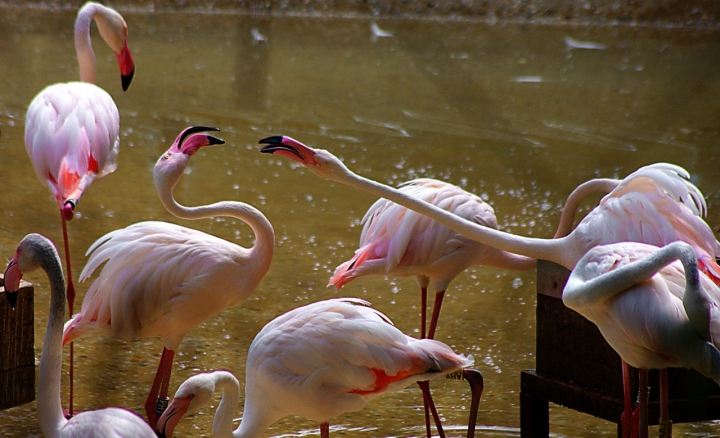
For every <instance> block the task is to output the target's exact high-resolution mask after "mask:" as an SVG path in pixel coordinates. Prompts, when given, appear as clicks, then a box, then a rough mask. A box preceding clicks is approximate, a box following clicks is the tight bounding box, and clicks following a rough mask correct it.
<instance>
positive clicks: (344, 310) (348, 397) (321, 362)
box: [157, 298, 482, 438]
mask: <svg viewBox="0 0 720 438" xmlns="http://www.w3.org/2000/svg"><path fill="white" fill-rule="evenodd" d="M472 364H473V360H472V357H471V356H469V357H465V356H463V355H461V354H456V353H455V352H453V350H452V349H451V348H450V347H448V346H447V345H445V344H443V343H441V342H439V341H434V340H431V339H415V338H412V337H410V336H406V335H404V334H403V333H402V332H401V331H400V330H398V329H397V328H395V327H394V326H393V325H392V323H391V322H390V320H389V319H388V318H387V316H385V315H383V314H382V313H380V312H378V311H377V310H374V309H372V308H370V307H369V303H367V302H365V301H362V300H359V299H352V298H342V299H331V300H326V301H319V302H316V303H312V304H308V305H306V306H303V307H299V308H296V309H294V310H291V311H290V312H287V313H285V314H284V315H281V316H279V317H277V318H275V319H274V320H272V321H271V322H270V323H268V324H267V325H266V326H265V327H264V328H263V329H262V330H261V331H260V333H258V335H257V336H256V337H255V339H254V340H253V342H252V344H251V345H250V350H249V351H248V356H247V365H246V367H245V368H246V377H245V411H244V413H243V419H242V422H241V423H240V425H239V426H238V428H237V429H236V430H235V431H233V430H232V419H233V413H234V411H235V409H236V407H237V404H238V401H239V396H240V394H239V385H238V381H237V379H235V377H234V376H233V375H232V374H231V373H229V372H227V371H216V372H213V373H205V374H198V375H195V376H192V377H190V378H189V379H188V380H187V381H185V382H184V383H183V384H182V385H181V386H180V388H179V389H178V390H177V392H176V393H175V397H174V399H173V401H172V402H171V403H170V406H168V409H167V410H166V411H165V412H164V413H163V415H162V416H161V417H160V420H159V421H158V425H157V430H158V432H159V436H164V437H170V436H171V435H172V432H173V430H174V429H175V426H176V425H177V424H178V422H179V421H180V419H181V418H182V416H183V415H185V414H186V413H192V412H195V411H197V410H198V409H200V408H201V407H202V406H204V405H205V404H207V403H209V402H210V401H211V399H212V396H213V393H214V392H215V389H216V388H218V389H222V390H223V398H222V401H221V402H220V404H219V405H218V409H217V412H216V414H215V420H214V422H213V430H212V432H213V436H215V437H238V438H239V437H245V438H250V437H261V436H262V435H263V432H264V431H265V430H267V428H268V427H270V425H272V424H273V423H274V422H276V421H278V420H279V419H281V418H283V417H285V416H287V415H298V416H301V417H304V418H308V419H311V420H314V421H317V422H318V423H320V431H321V436H322V437H329V434H330V433H329V422H330V420H331V419H333V418H335V417H337V416H339V415H341V414H343V413H345V412H355V411H359V410H361V409H363V408H364V407H365V406H366V405H367V404H368V403H369V402H370V401H371V400H372V399H374V398H375V397H378V396H380V395H382V394H384V393H387V392H393V391H399V390H401V389H403V388H406V387H407V386H409V385H411V384H412V383H415V382H418V381H420V380H427V379H432V378H436V377H440V376H444V375H448V374H450V373H454V372H458V371H463V370H464V372H465V373H468V372H472V373H471V375H473V376H474V377H475V378H476V379H477V380H476V379H475V378H472V377H471V378H468V380H470V383H471V388H472V390H473V407H472V408H471V423H472V425H471V427H469V429H468V436H472V433H474V421H473V420H472V417H473V412H474V413H475V414H477V402H478V401H479V398H480V394H481V393H482V376H480V374H479V373H478V372H477V371H474V370H465V368H467V367H469V366H471V365H472ZM473 410H474V411H473Z"/></svg>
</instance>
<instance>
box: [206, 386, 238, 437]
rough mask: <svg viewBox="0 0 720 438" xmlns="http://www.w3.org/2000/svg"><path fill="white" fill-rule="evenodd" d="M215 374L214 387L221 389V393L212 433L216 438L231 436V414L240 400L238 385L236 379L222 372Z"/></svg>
mask: <svg viewBox="0 0 720 438" xmlns="http://www.w3.org/2000/svg"><path fill="white" fill-rule="evenodd" d="M216 376H217V377H215V379H216V380H215V388H216V389H218V388H219V389H222V392H223V394H222V398H221V399H220V404H219V405H218V407H217V410H216V411H215V419H214V420H213V426H212V433H213V436H214V437H216V438H231V437H232V436H233V430H232V422H233V415H234V414H235V409H237V406H238V402H239V401H240V387H239V385H238V381H237V380H235V379H234V378H232V377H230V376H228V375H225V374H224V373H219V374H216Z"/></svg>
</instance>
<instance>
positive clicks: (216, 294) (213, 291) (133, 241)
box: [63, 222, 254, 350]
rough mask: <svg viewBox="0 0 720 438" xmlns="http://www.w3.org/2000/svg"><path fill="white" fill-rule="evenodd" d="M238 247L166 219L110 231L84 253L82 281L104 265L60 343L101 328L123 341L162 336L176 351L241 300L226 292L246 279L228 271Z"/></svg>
mask: <svg viewBox="0 0 720 438" xmlns="http://www.w3.org/2000/svg"><path fill="white" fill-rule="evenodd" d="M242 250H243V248H241V247H239V246H237V245H234V244H231V243H229V242H227V241H225V240H222V239H219V238H217V237H214V236H212V235H209V234H206V233H202V232H200V231H196V230H193V229H190V228H185V227H181V226H179V225H175V224H169V223H165V222H141V223H137V224H133V225H131V226H129V227H126V228H123V229H120V230H116V231H113V232H111V233H108V234H107V235H105V236H103V237H101V238H100V239H98V240H97V241H96V242H95V243H94V244H93V245H92V246H91V247H90V249H89V250H88V254H90V253H91V255H90V258H89V260H88V262H87V265H86V266H85V268H84V269H83V271H82V273H81V274H80V280H81V281H84V280H86V279H87V278H89V277H90V276H91V275H92V273H93V272H94V271H95V270H96V269H97V268H98V267H99V266H100V265H102V264H103V263H105V262H107V263H106V264H105V266H104V267H103V268H102V270H101V272H100V275H99V276H98V278H97V279H96V280H95V281H94V282H93V284H92V285H91V286H90V289H89V290H88V292H87V295H86V297H85V299H84V300H83V305H82V309H81V311H80V313H79V314H77V315H75V316H74V318H73V319H72V320H71V321H69V322H68V323H67V324H66V326H65V332H64V336H63V342H64V343H67V342H70V341H72V340H73V339H76V338H78V337H81V336H84V335H86V334H90V333H91V332H97V331H100V332H104V333H106V334H111V335H113V336H116V337H119V338H122V339H126V340H131V339H138V338H144V337H148V336H159V337H161V338H163V340H164V342H165V344H166V347H167V348H168V349H171V350H175V349H176V348H177V346H178V344H179V343H180V341H181V340H182V338H183V337H184V336H185V333H187V331H189V330H190V329H191V328H192V327H194V326H195V325H197V324H199V323H201V322H202V321H204V320H206V319H207V318H209V317H211V316H213V315H215V314H217V313H219V312H221V311H222V310H223V309H225V308H226V307H228V306H229V305H230V304H231V303H232V304H234V303H236V302H238V301H240V300H241V299H239V298H242V299H244V298H246V296H244V297H237V296H235V295H234V294H232V293H228V289H233V290H234V289H238V284H237V283H238V282H242V281H243V276H242V275H238V274H237V272H236V271H233V270H236V269H237V268H238V265H240V264H242V260H241V259H242V257H238V253H239V252H240V253H242ZM253 286H254V285H253ZM239 289H240V290H243V291H244V290H247V289H248V288H246V287H242V285H241V286H240V287H239ZM253 289H254V287H250V288H249V290H250V292H248V295H249V293H251V292H252V290H253ZM171 347H172V348H171Z"/></svg>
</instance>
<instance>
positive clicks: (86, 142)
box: [25, 82, 120, 206]
mask: <svg viewBox="0 0 720 438" xmlns="http://www.w3.org/2000/svg"><path fill="white" fill-rule="evenodd" d="M119 129H120V116H119V113H118V109H117V107H116V106H115V103H114V102H113V100H112V98H111V97H110V95H109V94H108V93H107V92H105V91H104V90H103V89H102V88H99V87H97V86H95V85H93V84H88V83H83V82H71V83H67V84H55V85H51V86H49V87H47V88H45V89H44V90H43V91H41V92H40V93H39V94H38V95H37V96H36V97H35V98H34V99H33V101H32V102H31V103H30V107H29V108H28V112H27V118H26V125H25V147H26V150H27V153H28V155H29V157H30V160H31V162H32V164H33V167H34V169H35V173H36V175H37V177H38V179H39V180H40V182H41V183H43V184H45V185H47V186H48V187H49V188H50V191H51V193H52V194H53V196H55V198H56V200H57V201H58V203H59V204H60V206H62V203H63V202H64V201H65V200H66V199H68V198H69V197H71V196H73V195H74V194H75V193H76V192H77V191H78V190H80V193H82V191H84V190H85V189H86V188H87V187H88V186H89V185H90V184H91V183H92V182H93V180H94V179H95V178H102V177H104V176H106V175H107V174H109V173H111V172H113V171H114V170H115V168H116V167H117V164H116V159H117V154H118V149H119V143H120V140H119Z"/></svg>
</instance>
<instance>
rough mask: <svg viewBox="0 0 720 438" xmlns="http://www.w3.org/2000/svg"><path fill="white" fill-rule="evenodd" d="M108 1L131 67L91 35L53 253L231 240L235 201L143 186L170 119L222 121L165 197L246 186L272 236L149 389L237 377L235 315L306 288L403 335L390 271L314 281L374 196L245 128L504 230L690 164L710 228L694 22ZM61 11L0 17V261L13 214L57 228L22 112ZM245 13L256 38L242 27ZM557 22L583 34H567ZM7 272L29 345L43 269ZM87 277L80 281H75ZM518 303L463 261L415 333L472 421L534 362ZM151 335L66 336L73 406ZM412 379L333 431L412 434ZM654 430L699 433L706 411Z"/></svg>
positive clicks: (150, 371) (111, 387)
mask: <svg viewBox="0 0 720 438" xmlns="http://www.w3.org/2000/svg"><path fill="white" fill-rule="evenodd" d="M124 15H125V18H126V21H127V22H128V25H129V28H130V47H131V49H132V50H133V54H134V56H135V61H136V65H137V71H136V76H135V80H134V82H133V84H132V86H131V88H130V90H129V91H128V92H126V93H122V92H121V91H120V81H119V78H118V71H117V66H116V64H115V62H114V56H113V54H112V53H111V52H110V50H109V49H108V48H107V47H106V46H104V45H102V44H101V42H100V41H99V39H98V38H96V39H95V48H96V54H97V56H98V61H99V63H98V68H99V85H101V86H102V87H104V88H105V89H106V90H108V92H110V94H111V95H113V97H114V98H115V100H116V103H117V105H118V107H119V108H120V113H121V124H122V146H121V153H120V157H119V165H118V170H117V171H116V172H115V173H114V174H113V175H111V176H109V177H108V178H107V179H106V180H105V181H103V182H101V183H99V184H96V185H94V186H93V187H92V188H91V189H90V190H89V191H88V192H87V193H86V194H85V196H83V199H82V202H81V203H80V204H79V206H78V212H79V213H80V214H79V217H77V218H76V219H75V220H74V221H73V222H72V223H70V225H69V232H70V236H71V240H72V252H73V260H74V269H75V272H76V273H79V271H80V269H81V267H82V266H83V265H84V261H85V258H84V255H83V254H84V251H85V250H86V249H87V248H88V247H89V246H90V244H91V243H92V242H94V241H95V239H97V238H99V237H100V236H102V235H103V234H104V233H106V232H108V231H111V230H114V229H117V228H120V227H124V226H127V225H129V224H131V223H134V222H138V221H142V220H149V219H152V220H167V221H171V222H179V223H181V224H183V225H186V226H190V227H194V228H197V229H200V230H203V231H207V232H210V233H213V234H216V235H218V236H221V237H223V238H226V239H228V240H233V241H236V242H237V243H239V244H242V245H245V246H249V245H250V244H251V243H252V233H251V231H250V229H249V228H248V227H247V226H245V225H242V224H239V223H237V221H235V220H224V219H216V220H202V221H193V222H190V221H179V220H177V219H175V218H174V217H172V216H171V215H170V214H169V213H167V212H166V211H165V210H164V209H163V207H162V206H161V205H160V203H159V202H158V199H157V196H156V194H155V190H154V187H153V183H152V167H153V165H154V163H155V160H156V159H157V158H158V156H159V155H160V154H161V153H162V152H163V151H165V149H166V148H167V147H168V146H169V144H170V142H172V140H173V139H174V138H175V136H176V135H177V134H178V133H179V131H180V130H181V129H183V128H184V127H186V126H189V125H200V124H205V125H213V126H217V127H219V128H221V129H222V132H221V133H220V136H221V137H222V138H224V139H225V140H226V141H227V145H225V146H221V147H215V148H208V149H207V150H204V151H203V152H201V153H199V154H198V155H196V156H195V157H194V158H193V162H192V164H191V167H190V172H189V173H188V174H187V175H185V177H184V179H183V180H182V181H181V183H180V185H179V186H178V188H177V190H176V196H177V197H178V199H179V200H180V201H181V202H183V203H185V204H187V205H199V204H207V203H210V202H214V201H218V200H222V199H234V200H242V201H245V202H249V203H251V204H253V205H255V206H257V207H258V208H260V209H261V210H262V211H263V212H264V213H265V214H266V215H267V217H268V218H269V219H270V221H271V222H272V223H273V225H274V227H275V231H276V235H277V250H276V254H275V258H274V261H273V265H272V267H271V269H270V272H269V273H268V275H267V276H266V277H265V279H264V280H263V281H262V282H261V284H260V286H259V287H258V289H257V290H256V292H255V294H254V295H253V296H252V297H251V299H250V300H248V301H247V302H246V303H244V304H242V305H240V306H237V307H235V308H232V309H228V310H227V311H225V312H223V313H222V314H221V315H220V316H218V317H216V318H214V319H211V320H210V321H207V322H206V323H205V324H203V325H202V326H200V327H198V328H196V329H195V330H193V331H191V332H190V333H189V335H188V336H187V337H186V338H185V341H184V342H183V344H182V346H181V348H180V351H179V352H178V354H177V356H176V363H175V367H174V371H173V379H172V383H171V388H172V391H174V389H175V388H176V387H177V385H179V383H180V382H181V381H182V380H183V379H184V378H185V377H187V376H189V375H191V374H194V373H196V372H198V371H204V370H212V369H218V368H224V369H228V370H231V371H233V372H235V374H236V375H237V376H238V377H240V378H241V380H242V379H243V378H244V374H245V368H244V362H245V356H246V353H247V348H248V346H249V344H250V342H251V340H252V338H253V336H254V335H255V333H257V332H258V331H259V330H260V328H261V327H262V326H263V325H264V324H265V323H267V322H268V321H269V320H270V319H272V318H273V317H275V316H277V315H279V314H281V313H283V312H285V311H287V310H289V309H292V308H294V307H297V306H300V305H302V304H306V303H308V302H311V301H315V300H319V299H324V298H329V297H335V296H358V297H362V298H365V299H367V300H369V301H371V302H372V303H373V304H374V305H375V306H376V307H377V308H378V309H380V310H381V311H383V312H385V313H387V314H388V315H389V316H390V317H391V318H392V319H393V320H394V321H395V323H396V325H397V326H398V327H399V328H400V329H402V330H403V331H405V332H406V333H411V334H412V333H416V329H417V326H418V317H417V315H418V309H417V306H418V304H419V297H418V295H419V294H418V290H417V286H416V284H415V281H414V280H413V279H412V278H382V277H366V278H361V279H357V280H355V281H354V282H352V283H350V284H349V285H347V286H346V287H345V288H343V289H342V290H341V291H339V292H337V291H334V290H333V289H328V288H326V287H325V284H326V282H327V279H328V278H329V276H330V274H331V272H332V271H333V270H334V268H335V266H336V265H338V264H339V263H340V262H342V261H344V260H345V259H347V258H348V257H350V256H351V255H352V253H353V252H354V249H355V247H356V243H357V239H358V237H359V233H360V227H359V221H360V218H361V217H362V215H363V213H364V212H365V210H366V209H367V208H368V207H369V206H370V205H371V204H372V202H373V201H374V198H373V197H372V196H370V195H367V194H365V193H361V192H356V191H354V190H352V189H350V188H348V187H345V186H340V185H338V184H334V183H329V182H326V181H324V180H320V179H319V178H317V177H315V176H314V175H311V174H309V173H308V172H306V171H305V170H304V169H300V168H297V167H296V166H293V165H291V164H290V162H289V161H288V160H283V159H280V158H276V157H272V156H267V155H261V154H260V153H259V152H258V150H259V147H258V146H257V141H258V140H259V139H260V138H263V137H265V136H268V135H274V134H280V133H282V134H287V135H290V136H293V137H295V138H298V139H299V140H301V141H304V142H306V143H308V144H310V145H313V146H317V147H322V148H325V149H329V150H331V151H333V152H335V153H336V154H337V155H338V156H340V157H342V158H343V159H344V160H345V161H346V162H347V163H348V165H349V166H350V167H351V168H352V169H354V170H355V171H357V172H358V173H361V174H363V175H365V176H368V177H370V178H373V179H375V180H378V181H382V182H385V183H389V184H393V185H397V184H399V183H401V182H403V181H406V180H408V179H411V178H414V177H420V176H429V177H435V178H439V179H444V180H447V181H449V182H452V183H455V184H458V185H461V186H463V187H464V188H465V189H467V190H469V191H472V192H475V193H477V194H479V195H481V196H482V197H483V198H484V199H486V200H487V201H489V202H490V203H491V204H492V205H493V206H494V207H495V210H496V213H497V215H498V219H499V222H500V224H501V227H502V228H503V229H505V230H507V231H511V232H514V233H518V234H523V235H532V236H542V237H550V236H552V234H553V231H554V228H555V226H556V225H557V220H558V217H559V208H560V207H561V206H562V203H563V200H564V198H565V196H567V194H568V193H569V192H570V191H571V190H572V189H573V188H574V187H575V186H576V185H577V184H579V183H581V182H583V181H585V180H587V179H589V178H592V177H595V176H607V177H617V176H625V175H627V174H628V173H630V172H631V171H633V170H635V169H636V168H637V167H639V166H642V165H644V164H648V163H651V162H655V161H669V162H673V163H676V164H679V165H682V166H684V167H686V168H687V169H688V170H690V171H691V173H692V174H693V178H694V181H695V183H697V184H698V185H699V187H700V188H701V189H702V190H703V191H704V193H705V195H706V196H707V198H708V201H709V209H710V217H709V221H710V223H711V225H712V226H713V228H714V229H718V225H720V178H719V177H718V175H717V168H718V165H719V164H720V157H719V156H718V154H719V153H720V148H718V140H720V135H719V134H718V128H719V127H720V123H719V122H718V120H719V119H718V113H719V110H720V103H719V102H720V100H719V99H718V95H719V94H720V65H719V63H718V59H720V44H718V43H719V42H720V33H719V32H717V31H693V30H683V29H671V30H669V29H642V28H585V27H583V28H576V27H569V26H568V27H544V26H537V27H536V26H528V25H503V24H495V25H488V24H483V23H460V22H444V23H440V22H438V23H433V22H416V21H383V22H380V25H381V27H382V28H383V29H385V30H387V31H389V32H392V33H393V36H392V37H387V38H375V39H373V37H372V34H371V31H370V24H371V22H370V21H365V20H344V19H337V18H335V19H305V18H257V17H245V16H198V15H189V14H159V13H158V14H153V15H138V14H129V13H128V14H124ZM73 20H74V13H72V12H62V13H51V12H47V11H34V10H21V9H3V10H2V13H1V14H0V41H2V46H1V48H0V90H2V93H1V94H0V130H1V131H2V132H1V134H2V136H1V137H0V176H2V192H3V202H2V204H3V208H2V211H1V213H0V254H2V255H3V257H5V259H9V258H10V257H11V256H12V254H13V252H14V249H15V246H16V245H17V243H18V242H19V241H20V239H21V238H22V237H23V236H24V235H25V234H26V233H29V232H40V233H44V234H46V235H48V236H49V237H51V238H52V239H53V240H54V241H55V242H56V243H58V244H61V242H62V237H61V233H60V222H59V218H58V213H57V211H56V208H55V205H54V202H53V201H52V200H51V197H50V195H49V194H48V193H47V192H46V190H45V188H44V187H42V186H41V185H40V183H39V182H38V181H37V180H36V178H35V175H34V173H33V171H32V168H31V165H30V161H29V159H28V158H27V156H26V153H25V150H24V146H23V130H24V116H25V111H26V108H27V105H28V103H29V102H30V100H31V99H32V97H33V96H34V95H35V94H36V93H37V92H38V91H39V90H41V89H42V88H43V87H44V86H46V85H48V84H50V83H53V82H59V81H67V80H75V79H76V78H77V77H78V73H77V62H76V60H75V56H74V49H73V43H72V23H73ZM252 29H257V30H258V31H259V32H260V33H261V34H262V35H264V36H265V37H266V41H262V42H255V41H254V40H253V37H252V33H251V31H252ZM566 37H571V38H574V39H576V40H581V41H593V42H596V43H600V44H603V45H605V48H604V49H603V50H584V49H572V50H571V49H569V46H568V45H567V43H566V42H565V38H566ZM76 275H77V274H76ZM28 280H30V281H33V282H36V283H38V286H37V288H36V304H37V311H36V340H37V345H38V348H37V352H38V358H39V352H40V344H41V342H42V337H43V336H44V332H45V324H46V322H47V307H48V299H47V280H46V278H45V277H44V276H43V275H40V274H37V275H34V276H30V277H29V278H28ZM87 287H88V284H87V283H86V284H83V285H80V287H79V293H80V295H81V297H82V295H84V293H85V291H86V290H87ZM534 312H535V273H534V271H531V272H523V273H515V272H505V271H502V270H498V269H494V268H476V269H471V270H469V271H468V272H466V273H465V274H463V275H461V276H460V277H458V278H457V279H456V280H455V281H454V282H453V284H452V285H451V288H450V289H449V292H448V295H447V298H446V300H445V305H444V307H443V315H442V318H441V322H440V327H439V332H438V336H437V337H438V339H440V340H443V341H445V342H447V343H449V344H450V345H451V346H453V347H454V348H455V349H456V350H458V351H462V352H467V353H471V354H473V355H474V357H475V358H476V361H477V365H478V368H479V369H480V370H481V371H482V372H483V374H484V376H485V382H486V390H485V393H484V394H483V398H482V402H481V412H480V416H479V424H480V425H481V426H480V430H481V432H482V433H483V434H487V435H490V436H513V435H518V434H519V429H518V427H519V397H518V393H519V386H520V378H519V373H520V371H521V370H523V369H528V368H533V366H534V349H535V342H534V341H535V339H534V320H535V318H534ZM161 349H162V345H161V343H160V341H159V340H157V339H146V340H142V341H137V342H132V343H125V342H122V341H117V340H114V339H110V338H99V339H83V340H81V341H79V342H77V343H76V351H77V362H76V373H77V374H76V375H77V376H78V377H77V378H76V385H77V386H76V403H77V405H76V408H78V409H80V410H85V409H95V408H99V407H105V406H109V405H120V406H124V407H127V408H130V409H132V410H135V411H136V412H141V413H142V412H143V410H142V403H143V402H144V400H145V397H146V395H147V391H148V390H149V387H150V383H151V381H152V378H153V375H154V372H155V368H156V366H157V361H158V359H159V354H160V351H161ZM433 387H434V388H435V390H434V393H435V396H436V401H437V403H438V404H439V407H440V410H441V412H442V414H443V416H444V418H445V420H446V424H447V425H448V428H449V430H450V434H451V435H461V432H460V431H458V430H453V426H455V425H457V426H459V425H461V424H463V423H465V421H466V415H467V407H468V406H469V396H468V394H467V391H466V386H465V384H464V383H457V382H450V381H448V382H446V381H440V382H438V383H435V384H433ZM64 389H65V388H64ZM64 399H65V397H64ZM420 400H421V399H420V393H419V391H418V390H417V388H414V387H413V388H410V389H408V390H406V391H404V392H401V393H399V394H394V395H390V396H386V397H383V398H380V399H378V400H376V401H374V402H373V403H371V404H370V406H368V408H367V409H365V410H364V411H362V412H359V413H355V414H347V415H344V416H342V417H340V418H338V419H337V420H336V421H335V423H334V425H335V426H338V427H339V430H338V432H335V435H343V436H367V437H370V436H412V435H421V434H422V430H423V429H422V427H421V425H422V413H421V410H422V408H421V401H420ZM213 412H214V409H206V410H204V412H203V413H202V414H198V415H195V416H193V417H190V418H189V419H186V420H185V422H184V424H183V426H182V427H181V428H179V429H178V430H177V432H178V433H177V435H176V436H181V437H182V436H198V435H209V433H210V424H211V421H212V413H213ZM240 413H241V410H240V409H238V411H237V415H238V417H239V416H240ZM316 427H317V426H316V425H315V424H313V423H312V422H309V421H305V420H302V419H297V418H286V419H285V420H283V421H281V422H279V423H277V424H276V425H274V426H273V427H272V429H271V430H270V431H269V434H270V435H275V436H278V435H280V436H301V435H312V434H316V433H317V431H316V429H315V428H316ZM675 430H676V434H677V435H678V436H679V435H680V434H682V433H685V432H693V433H698V434H713V435H717V434H718V433H719V432H718V431H719V430H720V428H719V427H718V426H715V425H713V424H701V425H676V426H675ZM551 431H552V432H553V433H557V434H562V435H568V436H581V435H590V434H592V435H593V436H595V435H597V436H613V435H614V434H615V426H614V425H612V424H610V423H607V422H604V421H600V420H596V419H592V418H590V417H588V416H586V415H582V414H578V413H575V412H573V411H569V410H567V409H565V408H561V407H553V408H552V409H551ZM1 433H5V435H8V436H32V435H39V429H38V426H37V420H36V416H35V404H34V403H30V404H27V405H24V406H21V407H17V408H14V409H10V410H6V411H2V412H0V434H1Z"/></svg>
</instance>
